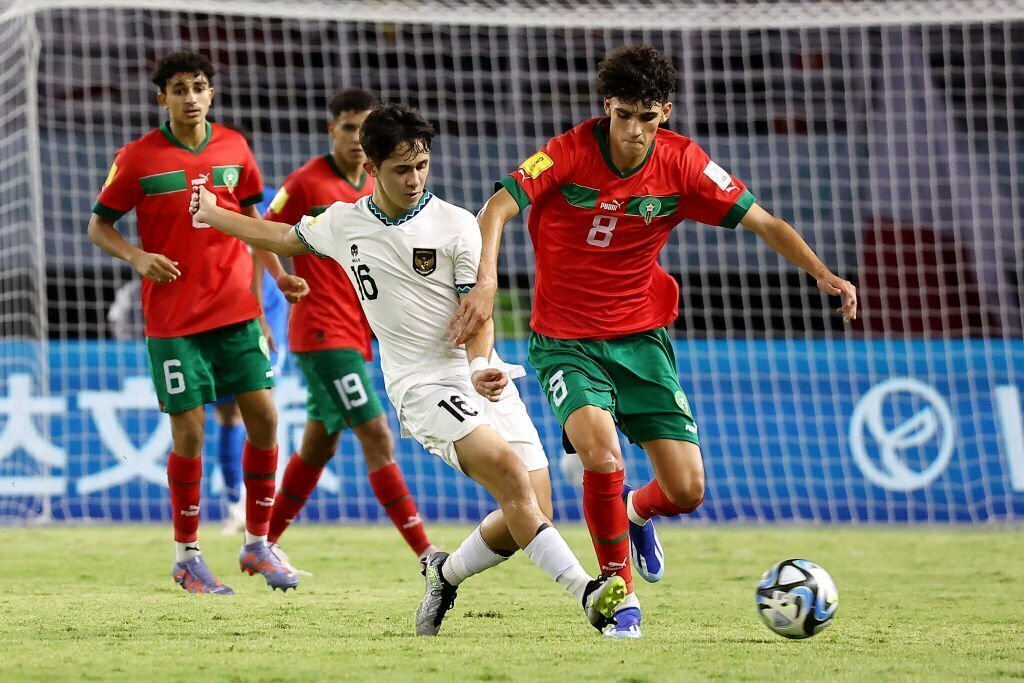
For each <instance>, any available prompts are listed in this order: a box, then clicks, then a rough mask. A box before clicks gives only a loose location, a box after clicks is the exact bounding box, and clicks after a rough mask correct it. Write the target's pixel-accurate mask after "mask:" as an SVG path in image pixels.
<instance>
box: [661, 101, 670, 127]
mask: <svg viewBox="0 0 1024 683" xmlns="http://www.w3.org/2000/svg"><path fill="white" fill-rule="evenodd" d="M671 113H672V103H671V102H666V103H665V104H663V105H662V106H661V122H662V123H665V122H666V121H668V117H669V115H670V114H671Z"/></svg>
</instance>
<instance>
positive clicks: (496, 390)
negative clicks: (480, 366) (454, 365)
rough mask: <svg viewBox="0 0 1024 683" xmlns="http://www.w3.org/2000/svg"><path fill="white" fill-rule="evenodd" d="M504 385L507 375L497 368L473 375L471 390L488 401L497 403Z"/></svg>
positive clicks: (506, 381) (480, 371) (506, 382)
mask: <svg viewBox="0 0 1024 683" xmlns="http://www.w3.org/2000/svg"><path fill="white" fill-rule="evenodd" d="M506 384H508V375H506V374H505V373H504V372H502V371H501V370H499V369H498V368H487V369H486V370H477V371H476V372H474V373H473V388H474V389H476V393H478V394H480V395H481V396H483V397H484V398H486V399H487V400H488V401H491V402H494V403H497V402H498V400H499V399H500V398H501V392H502V391H504V390H505V385H506Z"/></svg>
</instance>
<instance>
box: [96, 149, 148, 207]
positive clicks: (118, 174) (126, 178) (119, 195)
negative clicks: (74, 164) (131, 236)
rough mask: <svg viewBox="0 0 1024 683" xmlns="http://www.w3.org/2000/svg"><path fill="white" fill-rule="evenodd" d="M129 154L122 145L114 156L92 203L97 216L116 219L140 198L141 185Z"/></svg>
mask: <svg viewBox="0 0 1024 683" xmlns="http://www.w3.org/2000/svg"><path fill="white" fill-rule="evenodd" d="M131 156H132V155H131V152H130V150H129V149H128V148H127V147H122V148H121V149H120V150H118V152H117V154H116V155H115V156H114V163H113V164H111V166H110V171H109V172H108V173H107V179H106V180H105V181H103V188H102V189H101V190H100V194H99V196H98V197H97V198H96V202H95V203H94V204H93V205H92V212H93V213H94V214H96V215H97V216H102V217H103V218H106V219H107V220H110V221H116V220H117V219H119V218H120V217H121V216H123V215H125V214H126V213H128V212H129V211H131V210H132V209H134V208H135V205H136V204H138V203H139V202H140V201H141V200H142V186H141V185H140V184H139V179H138V173H137V172H136V171H135V168H134V164H133V163H132V159H131Z"/></svg>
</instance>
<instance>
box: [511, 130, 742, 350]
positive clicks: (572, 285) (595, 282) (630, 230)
mask: <svg viewBox="0 0 1024 683" xmlns="http://www.w3.org/2000/svg"><path fill="white" fill-rule="evenodd" d="M609 123H610V119H607V118H603V119H592V120H590V121H587V122H585V123H582V124H580V125H579V126H577V127H576V128H573V129H572V130H570V131H569V132H567V133H564V134H562V135H559V136H557V137H555V138H552V139H551V140H550V141H549V142H548V143H547V144H546V145H545V146H544V148H543V149H541V151H539V152H537V153H536V154H534V155H533V156H531V157H530V158H529V159H527V160H526V161H524V162H523V164H522V165H521V166H520V167H519V168H517V169H516V170H515V171H513V172H512V173H510V174H509V175H508V176H507V177H505V178H502V179H501V180H499V181H498V183H497V185H498V186H501V187H504V188H505V189H506V190H508V192H509V193H510V194H511V195H512V197H513V198H514V199H515V200H516V202H517V203H518V204H519V208H520V209H521V210H523V209H525V208H526V207H527V206H531V207H532V208H531V209H530V216H529V221H528V224H529V229H530V239H531V240H532V242H533V250H534V254H535V257H536V265H537V271H536V286H535V291H534V300H533V313H532V315H531V318H530V326H531V327H532V328H533V329H534V330H535V331H536V332H538V333H539V334H542V335H544V336H546V337H553V338H556V339H614V338H617V337H624V336H627V335H630V334H636V333H638V332H645V331H648V330H653V329H657V328H660V327H664V326H666V325H668V324H669V323H671V322H672V321H674V320H675V319H676V317H677V316H678V315H679V286H678V285H677V284H676V281H675V280H674V279H673V278H672V277H671V276H670V275H669V274H668V273H666V272H665V271H664V270H663V269H662V268H661V267H660V266H659V265H658V254H659V253H660V252H661V249H662V247H664V246H665V243H666V242H667V241H668V238H669V235H670V234H671V232H672V229H673V228H675V226H676V225H678V224H679V223H681V222H682V221H683V220H685V219H692V220H695V221H698V222H701V223H707V224H711V225H719V226H723V227H727V228H734V227H736V225H737V224H738V223H739V221H740V220H741V219H742V218H743V216H744V215H745V214H746V212H747V211H748V210H749V209H750V207H751V206H752V205H753V204H754V197H753V195H752V194H750V192H749V191H748V190H747V188H746V186H745V185H744V184H743V183H741V182H740V181H739V180H737V179H736V178H734V177H733V176H732V175H730V174H729V173H728V172H726V171H725V170H724V169H722V168H721V167H720V166H718V165H717V164H716V163H715V162H713V161H711V159H710V158H709V157H708V155H707V154H705V153H704V151H703V150H702V149H701V148H700V147H699V146H697V144H696V143H694V142H693V141H692V140H690V139H689V138H686V137H683V136H682V135H678V134H676V133H673V132H671V131H668V130H664V129H659V130H658V132H657V134H656V136H655V140H654V143H653V144H652V145H651V149H650V150H649V152H648V154H647V157H646V158H645V159H644V161H643V163H642V164H641V165H640V166H639V167H638V168H636V169H635V170H633V171H632V172H630V173H627V174H625V175H624V174H622V173H620V172H619V171H618V170H617V169H616V168H615V167H614V166H613V165H612V162H611V153H610V151H609V146H608V134H609Z"/></svg>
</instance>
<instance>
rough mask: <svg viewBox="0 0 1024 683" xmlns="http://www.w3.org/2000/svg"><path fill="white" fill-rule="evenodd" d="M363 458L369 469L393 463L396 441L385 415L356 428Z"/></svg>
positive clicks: (376, 468) (372, 469) (377, 468)
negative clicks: (393, 439) (392, 437)
mask: <svg viewBox="0 0 1024 683" xmlns="http://www.w3.org/2000/svg"><path fill="white" fill-rule="evenodd" d="M356 436H358V437H359V445H360V446H362V449H363V458H364V459H365V460H366V467H367V469H368V470H369V471H371V472H372V471H374V470H379V469H380V468H382V467H387V466H388V465H390V464H391V463H393V462H394V461H395V460H394V457H393V451H394V443H393V441H392V439H391V430H390V429H389V428H388V423H387V420H385V419H384V418H383V417H381V418H378V419H374V420H370V421H369V422H367V423H365V424H363V425H360V426H359V427H358V428H357V429H356Z"/></svg>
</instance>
